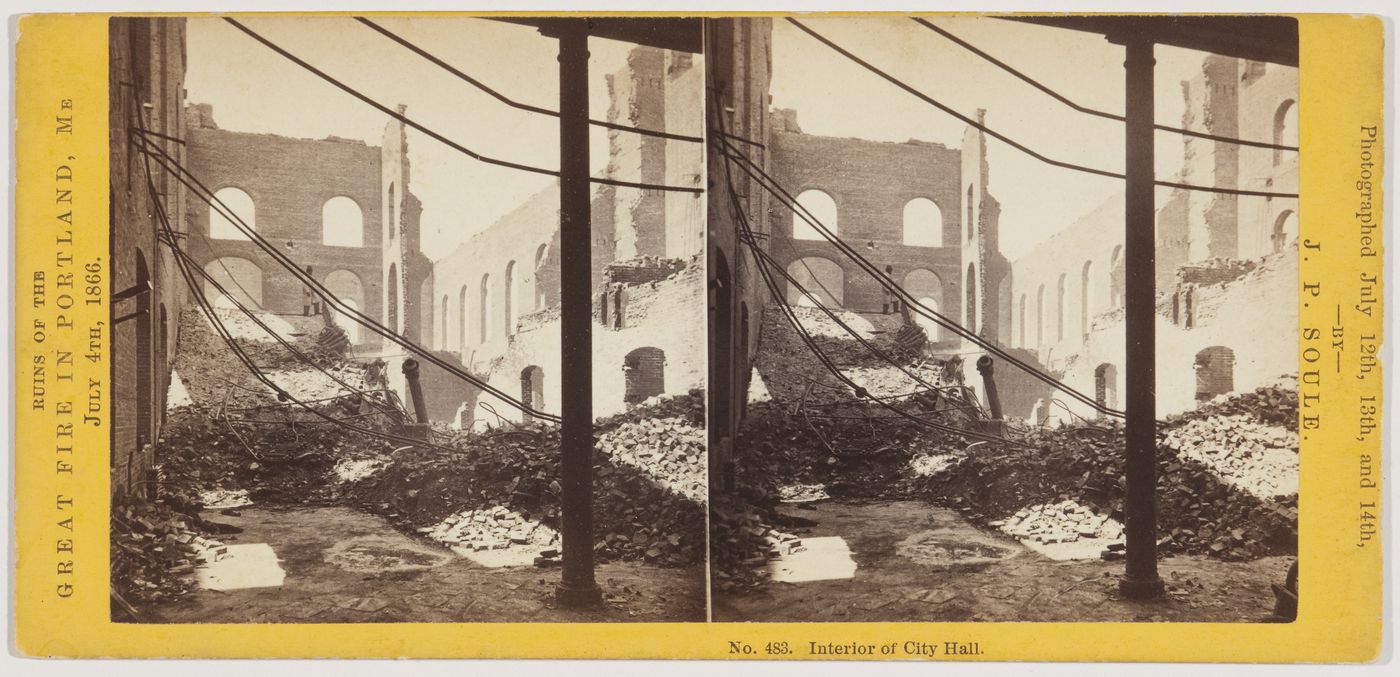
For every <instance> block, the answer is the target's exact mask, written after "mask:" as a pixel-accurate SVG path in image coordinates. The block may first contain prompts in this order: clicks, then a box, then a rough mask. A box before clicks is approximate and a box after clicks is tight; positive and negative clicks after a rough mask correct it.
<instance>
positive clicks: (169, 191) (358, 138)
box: [109, 16, 708, 623]
mask: <svg viewBox="0 0 1400 677" xmlns="http://www.w3.org/2000/svg"><path fill="white" fill-rule="evenodd" d="M109 28H110V44H109V54H110V62H109V72H110V95H111V97H110V105H109V126H110V138H109V142H110V153H111V178H110V180H111V186H110V187H111V191H110V193H111V211H110V215H109V224H110V231H111V244H110V256H111V260H110V266H111V270H112V274H113V279H112V294H113V296H112V311H111V323H112V332H111V361H112V375H111V377H112V402H113V412H112V421H113V425H112V440H111V442H112V444H111V458H110V464H111V498H112V504H111V566H112V570H111V571H112V573H111V599H112V619H113V620H114V621H117V622H131V623H391V622H477V621H503V622H613V621H619V622H659V621H692V622H693V621H704V620H706V619H707V603H706V591H707V589H708V583H707V580H706V567H705V552H706V512H707V510H706V501H707V486H708V473H707V464H706V453H705V449H706V432H705V431H706V427H705V399H706V398H705V390H704V389H705V383H706V373H707V366H706V353H705V351H706V341H705V340H704V339H703V337H704V336H705V332H706V316H705V313H706V293H707V292H706V287H705V279H706V274H705V260H704V257H703V256H702V255H703V253H704V252H705V228H706V216H705V206H704V205H705V200H704V193H705V177H706V172H705V153H704V147H703V138H702V135H703V128H704V120H703V111H704V110H705V102H704V82H705V75H704V68H705V65H704V62H703V58H702V56H701V53H700V46H701V44H702V37H701V24H700V21H699V20H690V19H680V18H664V19H662V18H657V19H636V18H630V19H623V18H592V19H588V20H584V19H575V18H548V17H530V18H499V19H497V18H492V19H486V18H448V17H419V18H394V17H387V16H386V17H374V18H353V17H329V16H326V17H267V16H263V17H259V16H246V17H228V18H224V17H218V18H215V17H199V18H193V17H191V18H114V19H112V20H111V22H110V26H109Z"/></svg>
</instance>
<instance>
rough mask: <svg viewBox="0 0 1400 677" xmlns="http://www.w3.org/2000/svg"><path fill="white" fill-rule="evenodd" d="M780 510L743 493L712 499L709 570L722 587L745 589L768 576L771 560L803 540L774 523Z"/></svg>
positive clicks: (718, 587)
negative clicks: (746, 498) (758, 503)
mask: <svg viewBox="0 0 1400 677" xmlns="http://www.w3.org/2000/svg"><path fill="white" fill-rule="evenodd" d="M776 519H777V514H776V513H775V512H774V511H773V510H772V509H771V508H769V509H765V508H762V507H759V506H757V505H755V504H754V503H752V502H750V501H748V500H745V499H744V498H742V497H740V496H734V495H724V496H716V497H714V498H713V499H712V500H711V503H710V541H711V544H712V545H711V548H710V573H711V575H712V576H713V577H714V588H715V589H716V590H720V591H730V590H746V589H751V588H754V587H757V586H759V585H762V584H763V583H764V582H765V581H766V580H767V578H768V567H767V564H768V561H769V560H771V559H774V558H777V557H780V556H782V555H785V554H788V553H790V552H792V551H793V549H794V548H796V547H798V546H799V545H800V543H801V540H800V539H799V538H798V537H797V536H794V535H792V534H790V533H787V532H784V531H782V530H780V529H778V528H776V527H774V526H773V522H774V521H776Z"/></svg>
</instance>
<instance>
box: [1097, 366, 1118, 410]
mask: <svg viewBox="0 0 1400 677" xmlns="http://www.w3.org/2000/svg"><path fill="white" fill-rule="evenodd" d="M1094 400H1095V401H1097V402H1098V403H1099V406H1101V407H1108V408H1110V409H1117V408H1118V367H1115V366H1113V365H1112V364H1109V363H1107V362H1105V363H1103V364H1100V365H1099V366H1097V367H1095V368H1094Z"/></svg>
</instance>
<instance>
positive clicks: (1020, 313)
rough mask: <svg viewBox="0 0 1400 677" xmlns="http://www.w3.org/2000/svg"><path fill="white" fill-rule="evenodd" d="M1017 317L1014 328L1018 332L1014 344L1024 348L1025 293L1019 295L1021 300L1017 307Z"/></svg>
mask: <svg viewBox="0 0 1400 677" xmlns="http://www.w3.org/2000/svg"><path fill="white" fill-rule="evenodd" d="M1017 318H1018V319H1017V320H1016V328H1017V329H1018V330H1019V333H1018V334H1017V337H1016V345H1017V346H1019V347H1022V348H1025V347H1026V295H1025V294H1022V295H1021V302H1020V303H1019V304H1018V309H1017Z"/></svg>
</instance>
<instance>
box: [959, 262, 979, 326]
mask: <svg viewBox="0 0 1400 677" xmlns="http://www.w3.org/2000/svg"><path fill="white" fill-rule="evenodd" d="M965 289H966V290H967V305H966V306H965V308H966V310H964V311H963V326H964V327H966V328H967V330H968V331H970V332H972V333H974V334H977V333H979V332H978V331H977V265H976V264H973V263H969V264H967V286H966V287H965Z"/></svg>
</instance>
